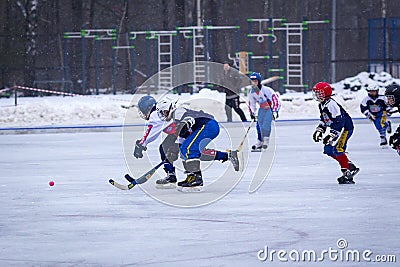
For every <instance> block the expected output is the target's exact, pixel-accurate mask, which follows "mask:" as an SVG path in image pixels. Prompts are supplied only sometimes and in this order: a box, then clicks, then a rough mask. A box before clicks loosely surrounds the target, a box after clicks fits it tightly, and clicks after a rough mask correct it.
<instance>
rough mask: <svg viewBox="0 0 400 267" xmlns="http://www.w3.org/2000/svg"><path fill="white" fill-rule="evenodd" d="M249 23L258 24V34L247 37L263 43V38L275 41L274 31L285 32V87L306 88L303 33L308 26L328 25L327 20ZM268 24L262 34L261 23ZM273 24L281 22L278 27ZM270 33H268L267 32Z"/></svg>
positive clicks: (261, 20)
mask: <svg viewBox="0 0 400 267" xmlns="http://www.w3.org/2000/svg"><path fill="white" fill-rule="evenodd" d="M247 21H248V22H249V23H251V22H258V23H259V29H258V31H259V32H258V33H255V34H248V35H247V36H248V37H256V38H257V41H258V42H259V43H260V42H263V41H264V37H272V38H273V42H275V41H276V40H277V37H276V33H275V31H285V32H286V84H285V87H287V88H288V87H292V88H304V89H305V88H306V87H307V84H304V80H303V76H304V69H303V67H304V66H303V65H304V62H303V60H304V58H303V39H304V38H303V31H305V30H308V28H307V25H308V24H321V23H329V20H315V21H303V22H299V23H288V22H286V20H285V19H248V20H247ZM263 22H269V23H271V24H272V27H269V28H267V33H265V32H263V27H262V23H263ZM275 22H281V25H280V26H278V27H275V26H274V23H275ZM268 31H270V32H268Z"/></svg>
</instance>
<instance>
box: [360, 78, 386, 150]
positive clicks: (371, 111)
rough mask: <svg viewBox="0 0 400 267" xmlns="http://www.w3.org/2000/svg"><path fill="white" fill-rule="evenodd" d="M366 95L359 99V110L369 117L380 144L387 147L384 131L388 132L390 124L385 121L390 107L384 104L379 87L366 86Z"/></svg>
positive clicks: (384, 99)
mask: <svg viewBox="0 0 400 267" xmlns="http://www.w3.org/2000/svg"><path fill="white" fill-rule="evenodd" d="M366 90H367V91H368V95H367V96H366V97H365V98H364V99H363V100H362V101H361V104H360V109H361V112H362V113H363V114H364V115H365V116H366V117H367V118H368V119H370V120H371V121H372V122H373V124H374V125H375V128H376V129H377V130H378V132H379V136H380V138H381V143H380V145H381V146H382V147H387V144H388V142H387V139H386V131H387V132H388V133H390V132H391V131H390V130H391V124H390V121H387V115H390V114H391V113H390V110H391V108H390V107H389V106H388V105H387V104H386V97H385V96H383V95H379V87H377V86H374V85H372V86H369V87H367V88H366Z"/></svg>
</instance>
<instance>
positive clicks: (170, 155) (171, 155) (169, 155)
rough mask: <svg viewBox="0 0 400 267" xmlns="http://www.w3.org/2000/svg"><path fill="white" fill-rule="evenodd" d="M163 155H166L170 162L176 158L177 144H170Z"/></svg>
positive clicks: (177, 153) (177, 155)
mask: <svg viewBox="0 0 400 267" xmlns="http://www.w3.org/2000/svg"><path fill="white" fill-rule="evenodd" d="M165 156H166V157H167V159H168V161H169V162H170V163H172V162H174V161H175V160H177V159H178V157H179V144H177V143H174V144H173V145H172V146H170V147H169V149H168V150H167V153H165Z"/></svg>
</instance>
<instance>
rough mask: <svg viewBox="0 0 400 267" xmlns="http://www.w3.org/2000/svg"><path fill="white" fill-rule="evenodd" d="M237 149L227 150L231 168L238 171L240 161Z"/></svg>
mask: <svg viewBox="0 0 400 267" xmlns="http://www.w3.org/2000/svg"><path fill="white" fill-rule="evenodd" d="M238 153H239V152H238V151H237V150H231V151H229V154H228V157H229V160H230V162H232V165H233V168H234V169H235V171H237V172H238V171H239V169H240V162H239V156H238Z"/></svg>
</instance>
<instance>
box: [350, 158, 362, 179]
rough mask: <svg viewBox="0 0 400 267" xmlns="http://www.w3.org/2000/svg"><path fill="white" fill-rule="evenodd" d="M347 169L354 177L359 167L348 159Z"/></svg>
mask: <svg viewBox="0 0 400 267" xmlns="http://www.w3.org/2000/svg"><path fill="white" fill-rule="evenodd" d="M349 170H350V172H351V175H352V176H353V177H354V176H355V175H356V174H357V173H358V172H359V171H360V168H358V167H357V166H356V165H354V163H353V162H351V161H349Z"/></svg>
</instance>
